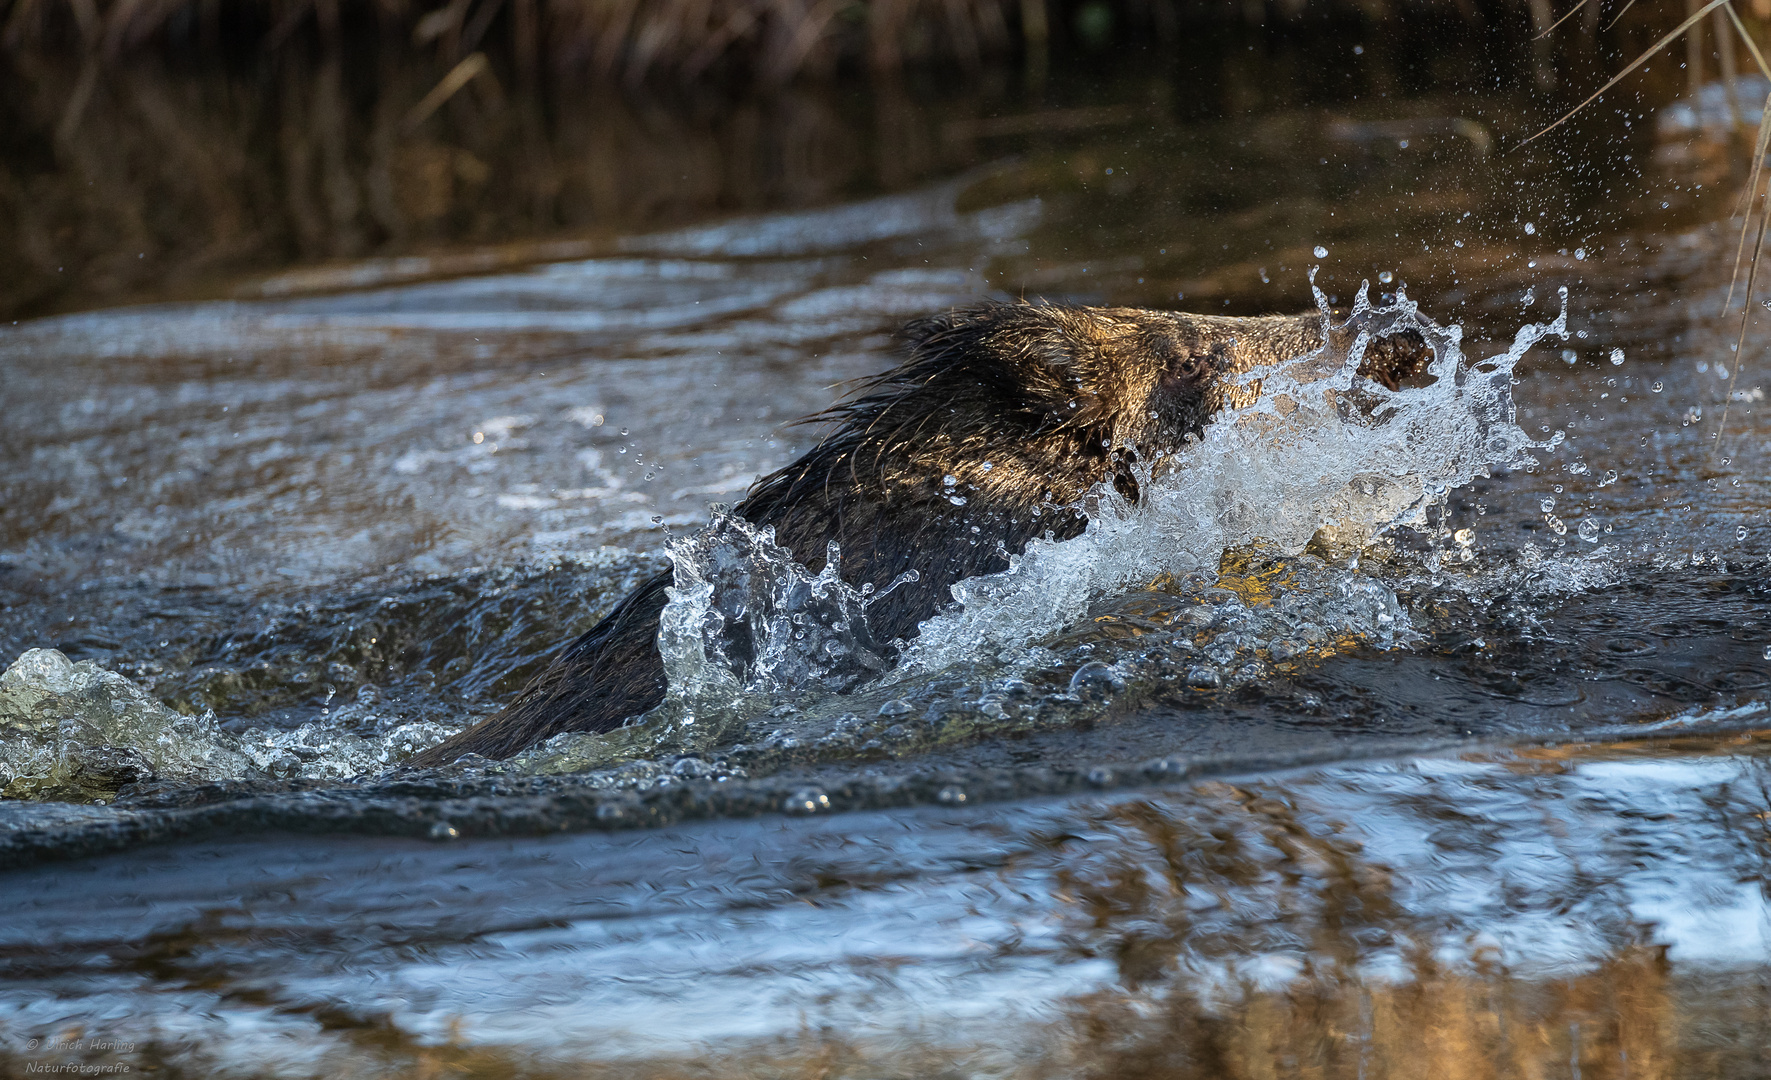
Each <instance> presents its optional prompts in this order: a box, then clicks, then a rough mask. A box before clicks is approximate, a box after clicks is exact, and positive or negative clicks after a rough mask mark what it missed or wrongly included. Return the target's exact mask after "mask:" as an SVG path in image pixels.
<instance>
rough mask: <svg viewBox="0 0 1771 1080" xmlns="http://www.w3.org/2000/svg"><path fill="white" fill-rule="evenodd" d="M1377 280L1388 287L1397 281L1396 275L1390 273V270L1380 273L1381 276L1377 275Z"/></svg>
mask: <svg viewBox="0 0 1771 1080" xmlns="http://www.w3.org/2000/svg"><path fill="white" fill-rule="evenodd" d="M1377 279H1378V280H1379V281H1381V282H1383V283H1384V284H1385V285H1388V284H1389V283H1390V282H1392V281H1394V280H1396V275H1394V274H1392V273H1390V272H1389V271H1388V270H1384V271H1381V272H1379V274H1378V275H1377Z"/></svg>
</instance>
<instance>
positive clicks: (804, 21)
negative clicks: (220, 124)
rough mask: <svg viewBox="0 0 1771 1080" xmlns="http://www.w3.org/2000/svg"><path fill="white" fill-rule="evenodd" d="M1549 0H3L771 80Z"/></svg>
mask: <svg viewBox="0 0 1771 1080" xmlns="http://www.w3.org/2000/svg"><path fill="white" fill-rule="evenodd" d="M1548 3H1549V0H0V47H3V48H4V49H5V50H9V51H12V52H15V53H16V52H18V51H20V50H41V49H44V48H57V49H63V50H73V51H78V52H81V53H84V54H87V55H91V56H95V57H99V58H101V59H103V60H105V61H115V60H116V59H117V58H118V57H120V56H122V55H124V54H126V53H129V52H134V51H140V50H142V49H144V48H153V47H163V46H168V45H171V46H177V47H179V48H187V49H188V48H195V49H200V50H204V51H208V52H232V53H238V52H240V51H242V50H247V51H251V50H256V51H271V52H275V51H279V50H281V49H284V48H286V47H288V46H289V45H291V44H292V43H295V42H298V41H302V40H310V39H317V40H319V41H322V42H331V43H338V42H342V41H344V40H345V39H346V38H352V37H356V38H360V37H362V36H363V35H364V34H365V33H369V32H372V33H373V34H374V36H375V37H376V38H377V39H378V40H379V41H381V42H382V43H383V44H384V45H390V44H397V45H399V46H400V47H402V48H405V49H408V50H414V51H422V52H427V53H435V54H436V55H437V56H440V57H441V58H442V59H443V60H444V61H446V62H448V63H455V62H457V61H459V60H461V59H463V58H465V57H468V56H470V55H472V54H473V53H474V52H475V51H476V50H479V49H481V48H488V49H490V50H491V51H494V52H495V53H496V54H498V55H499V57H500V59H501V60H503V59H508V60H509V61H510V62H511V64H512V66H513V68H514V69H515V70H517V71H519V72H532V71H535V70H537V69H539V68H542V67H551V68H555V69H562V70H571V71H581V72H588V73H590V74H591V75H593V76H594V77H597V78H599V79H604V80H616V81H621V82H626V83H629V84H635V83H639V82H642V81H645V80H647V79H650V78H662V79H666V80H671V81H676V82H679V83H680V82H695V81H696V80H699V79H702V78H704V77H705V76H707V75H708V74H709V73H710V72H714V71H716V70H727V69H730V70H735V71H738V72H742V73H743V74H745V75H746V76H748V77H752V78H757V79H760V80H763V81H765V82H772V83H782V82H786V81H789V80H791V79H794V78H798V77H802V76H819V75H828V74H830V73H832V72H835V71H837V70H838V69H840V68H844V67H848V68H855V69H860V68H872V69H874V70H876V71H896V70H899V69H901V68H903V67H905V66H907V65H913V64H923V63H938V64H948V65H955V66H959V67H962V68H971V69H977V68H980V67H982V66H984V65H985V64H987V63H989V62H990V61H992V60H997V59H1001V58H1004V57H1008V56H1011V55H1016V54H1020V55H1023V56H1025V57H1026V58H1027V59H1029V60H1030V61H1032V60H1036V59H1041V58H1043V56H1044V53H1045V50H1046V49H1047V47H1048V45H1050V44H1052V43H1080V44H1082V45H1094V46H1100V45H1104V44H1105V43H1106V42H1107V41H1109V40H1114V41H1118V42H1121V43H1123V42H1127V41H1157V42H1164V43H1168V42H1173V41H1175V40H1177V39H1178V37H1179V36H1180V34H1181V30H1182V27H1183V26H1185V25H1187V24H1189V23H1198V22H1202V21H1203V22H1222V21H1226V20H1229V21H1236V22H1245V23H1262V22H1267V21H1273V22H1276V23H1283V22H1287V21H1293V22H1295V21H1297V20H1300V19H1306V18H1311V17H1318V16H1320V17H1350V18H1355V19H1360V20H1365V21H1370V22H1383V21H1387V20H1394V19H1398V18H1401V17H1404V16H1408V15H1418V14H1433V13H1448V14H1451V15H1453V16H1455V17H1458V18H1462V19H1464V20H1466V21H1469V22H1471V23H1481V22H1485V21H1486V22H1490V23H1495V22H1507V21H1516V17H1517V16H1518V15H1520V14H1523V13H1526V12H1530V13H1532V14H1534V15H1536V16H1538V17H1541V16H1542V15H1543V13H1544V12H1547V10H1548V8H1547V5H1548Z"/></svg>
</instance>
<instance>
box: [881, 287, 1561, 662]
mask: <svg viewBox="0 0 1771 1080" xmlns="http://www.w3.org/2000/svg"><path fill="white" fill-rule="evenodd" d="M1312 288H1313V289H1314V284H1312ZM1314 291H1315V295H1316V299H1317V304H1318V306H1319V308H1320V309H1321V312H1322V325H1323V336H1324V339H1325V340H1326V341H1327V342H1328V344H1325V345H1324V346H1323V347H1322V348H1320V349H1318V350H1316V351H1315V352H1313V353H1310V354H1308V355H1306V356H1303V357H1299V358H1297V359H1295V360H1292V361H1288V362H1286V363H1282V364H1276V365H1272V366H1270V367H1267V368H1262V369H1257V370H1255V371H1251V372H1249V373H1248V375H1247V378H1248V379H1249V380H1250V381H1251V382H1252V381H1253V380H1259V381H1260V384H1261V388H1262V389H1261V393H1260V396H1259V398H1258V399H1257V400H1255V401H1254V402H1253V403H1252V404H1250V405H1248V406H1246V407H1244V408H1242V409H1240V410H1238V411H1236V412H1234V413H1232V414H1228V415H1225V416H1223V417H1220V418H1219V420H1218V421H1217V422H1215V423H1213V424H1211V425H1210V426H1208V427H1207V428H1206V430H1205V434H1204V437H1203V438H1202V439H1200V440H1198V441H1195V442H1190V443H1189V444H1188V445H1187V446H1186V447H1185V448H1183V450H1182V451H1181V452H1180V453H1179V454H1177V455H1176V456H1175V457H1174V458H1173V459H1172V460H1171V461H1169V462H1167V463H1164V466H1163V467H1161V468H1159V469H1156V470H1152V469H1150V468H1148V467H1145V468H1144V470H1143V475H1142V476H1140V477H1139V483H1140V487H1141V489H1142V490H1143V492H1144V493H1145V497H1144V499H1143V500H1142V501H1141V502H1140V503H1138V504H1136V505H1134V504H1132V503H1129V502H1127V501H1126V500H1125V499H1124V498H1123V497H1121V496H1120V495H1119V494H1118V493H1117V492H1115V491H1114V490H1112V488H1111V487H1110V486H1108V485H1104V484H1103V485H1101V486H1100V487H1098V488H1097V489H1096V490H1095V491H1093V492H1091V493H1090V495H1089V497H1088V499H1087V501H1086V502H1087V505H1086V509H1087V510H1088V515H1089V524H1088V528H1087V530H1086V531H1085V532H1084V533H1083V535H1081V536H1079V537H1077V538H1075V539H1072V540H1067V541H1063V542H1054V541H1049V540H1039V541H1034V542H1033V543H1031V544H1029V545H1028V546H1027V549H1026V551H1025V552H1023V553H1022V554H1020V555H1018V556H1015V557H1012V558H1011V559H1010V560H1009V563H1010V565H1009V569H1007V570H1005V571H1003V572H1002V573H999V574H991V575H986V576H981V577H974V578H968V579H966V580H964V581H961V582H958V583H957V584H955V585H954V586H953V595H954V599H955V600H956V601H957V602H958V604H957V607H955V608H953V609H949V610H948V611H947V612H945V613H943V614H941V615H938V616H936V617H935V618H933V619H930V620H929V621H927V622H925V623H923V625H922V628H921V632H920V633H919V635H918V637H917V639H916V640H915V641H914V642H913V643H912V644H911V645H910V646H909V647H908V648H907V650H906V652H905V657H904V662H903V665H902V668H901V671H902V673H903V674H905V675H908V674H911V673H914V672H918V671H934V670H939V669H941V668H945V667H947V666H950V665H952V664H954V663H957V662H961V661H964V660H966V659H968V658H972V657H976V656H978V655H979V654H980V653H982V654H983V655H985V656H988V657H994V658H996V659H998V660H1000V661H1003V662H1013V660H1014V659H1015V657H1016V655H1017V653H1018V652H1019V651H1020V650H1021V649H1023V648H1024V646H1025V644H1026V643H1027V642H1029V641H1032V640H1036V639H1038V638H1041V637H1045V636H1047V635H1049V634H1052V633H1055V632H1058V631H1060V630H1062V629H1063V628H1064V627H1066V626H1068V625H1070V624H1071V623H1073V622H1074V621H1075V620H1076V619H1078V618H1079V617H1081V616H1082V614H1083V613H1084V612H1085V611H1086V610H1087V606H1088V604H1089V603H1090V601H1092V600H1094V599H1095V598H1097V597H1101V596H1107V595H1113V594H1115V593H1121V592H1125V591H1127V590H1129V589H1133V588H1137V587H1140V586H1143V585H1145V584H1147V583H1149V582H1150V581H1151V580H1152V579H1155V578H1158V577H1160V576H1161V575H1164V574H1169V575H1175V576H1180V575H1185V574H1189V573H1197V572H1201V571H1205V572H1210V571H1211V570H1213V569H1215V567H1216V566H1217V563H1218V560H1219V558H1220V556H1221V554H1222V553H1223V552H1225V551H1227V550H1231V549H1234V548H1239V547H1243V546H1246V545H1251V544H1257V543H1258V544H1265V545H1270V546H1272V547H1273V548H1275V549H1276V550H1277V551H1279V552H1280V553H1282V554H1287V555H1295V554H1297V553H1300V552H1302V551H1303V550H1304V548H1305V547H1306V546H1308V545H1309V544H1310V542H1311V541H1312V539H1315V538H1318V537H1321V538H1323V539H1325V540H1326V541H1328V542H1329V543H1330V546H1333V547H1338V548H1340V549H1342V550H1351V551H1356V550H1357V549H1358V547H1359V546H1360V545H1362V544H1364V543H1365V542H1367V541H1368V540H1370V539H1371V538H1372V537H1373V536H1376V535H1378V534H1380V533H1383V532H1386V531H1389V530H1393V529H1397V528H1402V527H1407V528H1414V529H1419V530H1428V529H1429V528H1430V525H1429V513H1428V512H1429V510H1430V509H1431V508H1432V507H1433V506H1435V505H1438V504H1440V503H1442V502H1443V500H1444V499H1445V496H1446V493H1447V492H1449V491H1450V490H1451V489H1453V488H1456V487H1458V486H1460V485H1462V484H1466V483H1468V482H1470V481H1471V480H1473V479H1475V478H1476V477H1478V476H1486V475H1488V474H1489V470H1490V469H1491V468H1494V467H1515V466H1522V465H1525V464H1529V463H1531V462H1532V460H1533V459H1532V458H1531V456H1530V453H1529V451H1531V450H1533V449H1538V448H1547V447H1551V446H1554V445H1556V444H1557V443H1558V442H1559V441H1560V438H1559V437H1557V438H1552V439H1551V440H1549V441H1547V442H1539V441H1536V440H1533V439H1532V438H1531V437H1530V436H1529V435H1527V434H1526V433H1525V432H1524V431H1523V430H1522V429H1521V428H1520V427H1519V426H1518V425H1517V423H1516V422H1515V418H1516V410H1515V407H1514V404H1513V397H1512V380H1513V370H1514V368H1515V367H1516V366H1517V364H1518V362H1519V360H1520V359H1521V358H1522V357H1523V356H1524V355H1525V352H1526V350H1528V349H1529V348H1531V346H1532V345H1534V344H1536V343H1537V342H1538V341H1540V340H1542V339H1543V338H1545V337H1550V336H1559V337H1565V336H1566V334H1567V321H1568V310H1567V292H1566V290H1563V293H1562V310H1561V313H1560V314H1559V315H1558V316H1557V317H1556V319H1555V320H1554V321H1552V322H1550V323H1547V324H1528V325H1526V326H1523V327H1521V328H1520V329H1519V331H1518V333H1517V334H1516V335H1515V336H1514V338H1513V343H1512V345H1511V347H1510V348H1508V349H1507V351H1506V352H1505V353H1503V354H1501V355H1498V356H1493V357H1489V358H1487V359H1485V360H1481V361H1477V362H1471V361H1469V360H1468V359H1466V358H1465V357H1464V355H1463V353H1462V351H1461V349H1460V345H1461V341H1462V336H1463V334H1462V328H1461V327H1459V326H1456V325H1452V326H1449V327H1442V326H1439V325H1438V324H1436V323H1434V322H1433V321H1432V320H1431V319H1429V318H1427V317H1426V316H1425V315H1423V314H1421V312H1420V309H1419V308H1418V306H1417V305H1416V304H1415V303H1414V302H1413V301H1411V300H1409V299H1408V298H1407V296H1406V294H1405V293H1403V292H1401V291H1398V293H1397V298H1396V302H1395V303H1394V304H1389V305H1385V306H1381V307H1373V306H1372V305H1371V303H1370V300H1369V297H1368V290H1367V288H1366V287H1364V286H1361V288H1360V290H1359V295H1358V297H1357V299H1356V300H1355V303H1354V307H1353V311H1352V312H1351V314H1349V315H1348V316H1347V318H1346V319H1345V320H1344V321H1340V322H1337V321H1336V320H1335V318H1334V316H1333V315H1332V314H1331V313H1330V311H1329V309H1328V302H1327V298H1326V297H1325V296H1324V295H1323V294H1322V291H1321V290H1320V289H1315V290H1314ZM1409 330H1412V331H1415V332H1416V333H1418V334H1420V335H1421V337H1422V338H1423V339H1424V340H1425V341H1426V343H1427V345H1428V346H1429V347H1430V348H1431V349H1432V352H1433V360H1432V363H1431V364H1430V365H1429V367H1428V373H1429V374H1430V375H1431V376H1432V381H1431V383H1430V384H1429V385H1426V386H1421V387H1404V388H1402V389H1400V390H1396V391H1390V390H1387V389H1385V388H1383V387H1381V386H1378V385H1376V384H1373V383H1370V382H1368V381H1366V380H1364V379H1361V378H1359V376H1358V375H1357V368H1358V366H1359V360H1360V358H1362V357H1363V356H1364V353H1365V348H1366V346H1367V344H1369V343H1370V342H1371V341H1372V340H1373V339H1376V338H1379V337H1383V336H1385V335H1389V334H1395V333H1400V332H1404V331H1409Z"/></svg>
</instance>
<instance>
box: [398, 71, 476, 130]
mask: <svg viewBox="0 0 1771 1080" xmlns="http://www.w3.org/2000/svg"><path fill="white" fill-rule="evenodd" d="M489 66H490V65H489V64H488V63H487V61H486V54H485V53H474V54H473V55H472V56H469V57H468V58H467V59H465V60H463V61H462V62H461V63H459V64H456V65H455V66H454V67H453V68H451V69H449V74H447V75H445V76H443V81H442V82H440V83H438V84H437V85H436V86H435V88H433V89H432V90H431V92H430V93H428V94H426V95H424V99H423V100H422V101H420V102H419V103H418V104H416V105H414V106H412V111H411V112H409V113H407V114H406V122H405V128H406V130H407V131H409V132H410V131H414V130H416V129H417V127H418V125H420V124H422V123H424V122H425V121H426V120H428V119H430V114H431V113H434V112H436V111H437V110H438V109H440V108H442V107H443V103H444V102H445V101H448V100H449V99H450V98H452V97H454V96H455V92H456V91H458V90H460V89H461V88H462V87H464V86H466V85H467V84H468V83H470V82H472V81H473V79H474V76H476V75H478V74H480V73H481V72H483V71H485V70H487V68H488V67H489Z"/></svg>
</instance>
